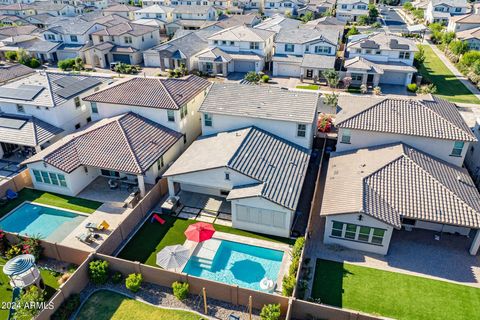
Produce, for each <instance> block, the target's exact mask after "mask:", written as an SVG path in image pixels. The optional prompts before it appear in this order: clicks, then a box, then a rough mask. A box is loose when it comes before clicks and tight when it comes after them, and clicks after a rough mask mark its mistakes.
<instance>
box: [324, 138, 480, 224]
mask: <svg viewBox="0 0 480 320" xmlns="http://www.w3.org/2000/svg"><path fill="white" fill-rule="evenodd" d="M325 181H326V184H325V192H324V198H325V199H328V201H324V202H323V204H322V210H321V214H322V215H324V216H329V215H337V214H345V213H365V214H367V215H369V216H372V217H374V218H376V219H378V220H381V221H383V222H385V223H387V224H390V225H392V226H394V227H396V228H397V229H400V227H401V226H402V224H401V218H402V217H405V218H409V219H416V220H421V221H428V222H435V223H442V224H451V225H456V226H464V227H470V228H480V195H479V193H478V191H477V189H476V187H475V184H474V183H473V181H472V179H471V178H470V176H469V174H468V172H467V171H466V170H465V169H463V168H460V167H457V166H454V165H451V164H449V163H447V162H444V161H442V160H440V159H437V158H434V157H431V156H429V155H427V154H425V153H423V152H421V151H419V150H417V149H414V148H412V147H410V146H408V145H404V144H402V143H398V144H393V145H383V146H377V147H372V148H365V149H359V150H353V151H346V152H340V153H334V154H333V155H332V157H331V159H330V163H329V166H328V173H327V178H326V180H325Z"/></svg>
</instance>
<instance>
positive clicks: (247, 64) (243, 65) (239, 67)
mask: <svg viewBox="0 0 480 320" xmlns="http://www.w3.org/2000/svg"><path fill="white" fill-rule="evenodd" d="M234 68H235V72H249V71H255V62H251V61H238V60H235V62H234Z"/></svg>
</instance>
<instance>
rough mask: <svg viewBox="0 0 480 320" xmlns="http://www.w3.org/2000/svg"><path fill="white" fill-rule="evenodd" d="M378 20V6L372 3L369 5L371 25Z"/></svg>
mask: <svg viewBox="0 0 480 320" xmlns="http://www.w3.org/2000/svg"><path fill="white" fill-rule="evenodd" d="M377 18H378V9H377V6H376V5H374V4H373V3H370V4H369V5H368V19H369V20H370V23H374V22H375V21H377Z"/></svg>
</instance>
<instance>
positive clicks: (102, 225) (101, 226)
mask: <svg viewBox="0 0 480 320" xmlns="http://www.w3.org/2000/svg"><path fill="white" fill-rule="evenodd" d="M109 227H110V225H109V224H108V222H107V221H105V220H103V221H102V222H100V223H93V222H88V223H87V224H86V225H85V228H87V229H89V230H91V231H95V230H98V231H103V230H108V228H109Z"/></svg>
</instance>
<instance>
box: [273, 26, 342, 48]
mask: <svg viewBox="0 0 480 320" xmlns="http://www.w3.org/2000/svg"><path fill="white" fill-rule="evenodd" d="M339 36H340V33H339V30H337V29H332V28H325V29H321V30H319V29H282V30H281V31H280V32H279V33H278V34H277V37H276V38H275V42H282V43H298V44H304V43H308V42H313V41H324V42H328V43H330V44H332V45H334V46H336V45H337V44H338V39H339Z"/></svg>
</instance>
